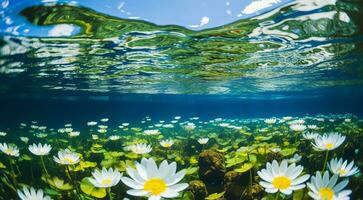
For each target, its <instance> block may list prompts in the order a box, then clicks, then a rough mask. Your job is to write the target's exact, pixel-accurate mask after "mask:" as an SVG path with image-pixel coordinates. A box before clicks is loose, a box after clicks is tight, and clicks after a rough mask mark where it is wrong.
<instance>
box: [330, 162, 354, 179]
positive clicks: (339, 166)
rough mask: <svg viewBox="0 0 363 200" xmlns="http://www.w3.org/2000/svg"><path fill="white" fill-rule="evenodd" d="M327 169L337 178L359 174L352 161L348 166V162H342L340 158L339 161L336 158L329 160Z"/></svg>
mask: <svg viewBox="0 0 363 200" xmlns="http://www.w3.org/2000/svg"><path fill="white" fill-rule="evenodd" d="M328 168H329V170H330V171H331V172H332V173H333V174H337V175H339V177H348V176H353V175H354V174H356V173H358V172H359V169H358V167H357V166H354V161H351V162H350V163H349V164H348V161H347V160H345V161H343V159H342V158H340V159H339V160H338V159H337V158H333V159H331V160H330V163H329V164H328Z"/></svg>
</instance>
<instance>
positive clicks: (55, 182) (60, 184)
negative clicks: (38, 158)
mask: <svg viewBox="0 0 363 200" xmlns="http://www.w3.org/2000/svg"><path fill="white" fill-rule="evenodd" d="M42 180H43V181H45V182H47V183H49V185H51V186H53V187H55V188H57V189H60V190H70V189H72V188H73V186H72V185H71V184H69V183H66V182H64V180H63V179H60V178H58V177H53V178H46V177H45V176H42Z"/></svg>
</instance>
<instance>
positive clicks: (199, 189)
mask: <svg viewBox="0 0 363 200" xmlns="http://www.w3.org/2000/svg"><path fill="white" fill-rule="evenodd" d="M189 189H190V191H191V192H192V193H193V195H194V199H205V197H207V196H208V191H207V188H206V186H205V184H204V183H203V181H200V180H194V181H190V182H189Z"/></svg>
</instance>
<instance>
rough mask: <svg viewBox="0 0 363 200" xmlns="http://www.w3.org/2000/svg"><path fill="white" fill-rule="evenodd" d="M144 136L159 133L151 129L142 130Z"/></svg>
mask: <svg viewBox="0 0 363 200" xmlns="http://www.w3.org/2000/svg"><path fill="white" fill-rule="evenodd" d="M144 134H145V135H159V134H160V131H159V130H157V129H152V130H144Z"/></svg>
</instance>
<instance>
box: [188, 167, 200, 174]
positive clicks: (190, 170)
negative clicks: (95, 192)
mask: <svg viewBox="0 0 363 200" xmlns="http://www.w3.org/2000/svg"><path fill="white" fill-rule="evenodd" d="M198 169H199V168H198V167H188V168H186V169H185V174H186V175H191V174H194V173H196V172H197V171H198Z"/></svg>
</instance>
